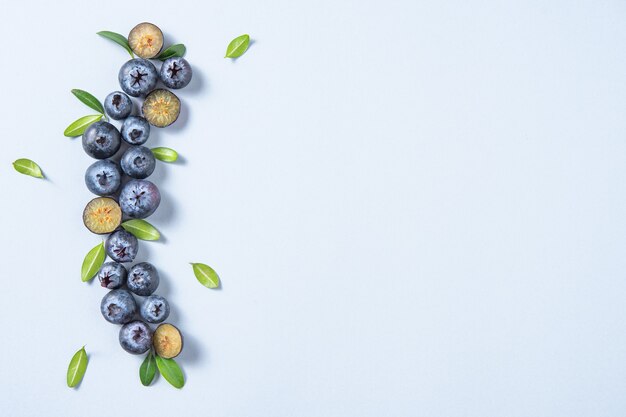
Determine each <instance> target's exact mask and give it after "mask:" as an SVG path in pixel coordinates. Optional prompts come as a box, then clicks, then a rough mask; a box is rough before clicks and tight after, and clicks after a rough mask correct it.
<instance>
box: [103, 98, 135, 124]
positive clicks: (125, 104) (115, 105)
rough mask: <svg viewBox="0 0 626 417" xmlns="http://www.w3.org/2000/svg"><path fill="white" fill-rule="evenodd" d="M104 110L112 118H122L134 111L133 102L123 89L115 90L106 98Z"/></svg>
mask: <svg viewBox="0 0 626 417" xmlns="http://www.w3.org/2000/svg"><path fill="white" fill-rule="evenodd" d="M104 111H105V112H106V114H108V115H109V117H110V118H111V119H114V120H122V119H124V118H126V117H128V116H130V114H131V113H132V112H133V102H132V101H131V99H130V97H128V96H127V95H126V94H124V93H122V92H121V91H114V92H112V93H111V94H109V95H108V96H106V98H105V99H104Z"/></svg>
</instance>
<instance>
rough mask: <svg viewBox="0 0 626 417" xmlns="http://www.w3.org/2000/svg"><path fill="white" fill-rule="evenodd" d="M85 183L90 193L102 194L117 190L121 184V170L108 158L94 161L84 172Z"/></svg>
mask: <svg viewBox="0 0 626 417" xmlns="http://www.w3.org/2000/svg"><path fill="white" fill-rule="evenodd" d="M85 184H86V185H87V188H88V189H89V191H91V192H92V193H94V194H96V195H99V196H104V195H110V194H113V193H115V192H117V190H119V188H120V185H122V171H121V170H120V167H119V165H117V164H116V163H115V162H113V161H111V160H110V159H104V160H102V161H96V162H94V163H93V164H91V165H90V166H89V168H87V172H85Z"/></svg>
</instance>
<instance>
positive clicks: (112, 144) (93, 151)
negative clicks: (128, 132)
mask: <svg viewBox="0 0 626 417" xmlns="http://www.w3.org/2000/svg"><path fill="white" fill-rule="evenodd" d="M121 145H122V141H121V140H120V132H119V131H118V130H117V128H116V127H115V126H113V125H112V124H111V123H109V122H95V123H93V124H91V125H90V126H89V127H88V128H87V130H85V133H83V149H84V150H85V152H87V155H89V156H91V157H92V158H96V159H106V158H110V157H111V156H113V155H115V153H116V152H117V151H118V150H119V149H120V146H121Z"/></svg>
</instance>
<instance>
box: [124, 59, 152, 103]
mask: <svg viewBox="0 0 626 417" xmlns="http://www.w3.org/2000/svg"><path fill="white" fill-rule="evenodd" d="M117 78H118V80H119V82H120V86H121V87H122V90H124V92H125V93H126V94H128V95H130V96H133V97H140V96H145V95H146V94H148V93H149V92H150V91H152V90H153V89H154V87H155V86H156V83H157V81H158V74H157V70H156V68H155V67H154V65H153V64H152V62H150V61H148V60H147V59H142V58H135V59H131V60H130V61H128V62H126V63H125V64H124V65H122V68H120V72H119V74H118V76H117Z"/></svg>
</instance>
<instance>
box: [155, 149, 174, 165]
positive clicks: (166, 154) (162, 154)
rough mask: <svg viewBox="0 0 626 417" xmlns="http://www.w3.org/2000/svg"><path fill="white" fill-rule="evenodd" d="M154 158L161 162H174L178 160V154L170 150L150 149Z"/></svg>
mask: <svg viewBox="0 0 626 417" xmlns="http://www.w3.org/2000/svg"><path fill="white" fill-rule="evenodd" d="M152 153H153V154H154V157H155V158H156V159H158V160H160V161H163V162H176V160H177V159H178V152H176V151H175V150H174V149H171V148H163V147H160V148H152Z"/></svg>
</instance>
